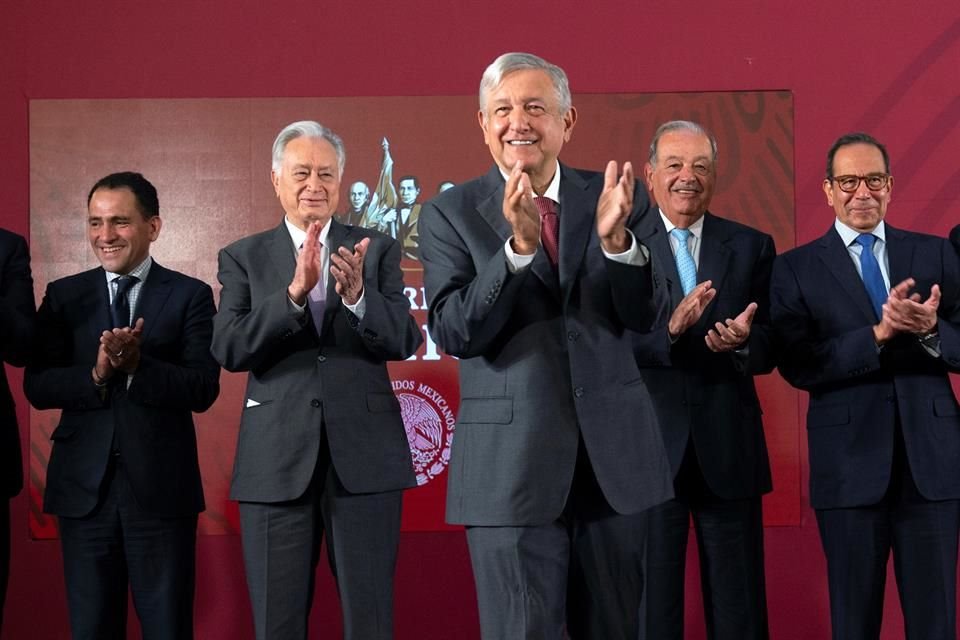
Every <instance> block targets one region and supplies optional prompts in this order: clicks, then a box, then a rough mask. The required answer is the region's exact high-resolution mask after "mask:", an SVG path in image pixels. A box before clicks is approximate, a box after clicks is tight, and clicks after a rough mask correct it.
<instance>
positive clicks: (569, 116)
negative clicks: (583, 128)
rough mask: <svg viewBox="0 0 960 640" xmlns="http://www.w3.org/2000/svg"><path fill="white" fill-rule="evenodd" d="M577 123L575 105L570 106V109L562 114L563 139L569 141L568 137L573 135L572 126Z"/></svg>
mask: <svg viewBox="0 0 960 640" xmlns="http://www.w3.org/2000/svg"><path fill="white" fill-rule="evenodd" d="M575 124H577V109H576V107H570V109H569V110H568V111H567V112H566V113H565V114H563V141H564V142H570V137H571V136H572V135H573V126H574V125H575Z"/></svg>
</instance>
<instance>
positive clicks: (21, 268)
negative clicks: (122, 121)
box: [0, 229, 36, 630]
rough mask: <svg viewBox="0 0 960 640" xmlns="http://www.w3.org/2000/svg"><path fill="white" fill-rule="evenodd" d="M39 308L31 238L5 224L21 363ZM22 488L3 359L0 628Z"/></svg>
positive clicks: (10, 301)
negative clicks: (14, 508)
mask: <svg viewBox="0 0 960 640" xmlns="http://www.w3.org/2000/svg"><path fill="white" fill-rule="evenodd" d="M35 312H36V307H35V306H34V302H33V278H32V277H31V276H30V252H29V250H28V249H27V241H26V240H24V239H23V237H22V236H19V235H17V234H15V233H11V232H10V231H7V230H6V229H0V352H2V354H3V362H6V363H9V364H12V365H14V366H17V367H22V366H23V365H24V364H25V362H26V358H27V354H28V353H29V351H30V344H31V343H32V341H33V329H34V327H33V322H34V314H35ZM22 488H23V463H22V461H21V458H20V430H19V428H18V426H17V408H16V407H15V406H14V403H13V396H12V395H10V385H9V384H7V371H6V369H5V368H4V367H3V366H2V365H0V494H2V497H3V499H4V504H3V506H2V507H0V630H2V629H3V603H4V601H5V599H6V595H7V579H8V578H9V575H10V498H12V497H13V496H15V495H17V494H18V493H20V489H22Z"/></svg>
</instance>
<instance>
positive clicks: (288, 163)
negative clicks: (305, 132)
mask: <svg viewBox="0 0 960 640" xmlns="http://www.w3.org/2000/svg"><path fill="white" fill-rule="evenodd" d="M270 176H271V178H272V180H273V189H274V191H275V192H276V194H277V198H279V200H280V205H281V206H282V207H283V211H284V212H285V213H286V214H287V219H288V220H290V222H292V223H293V224H294V225H296V226H297V227H299V228H301V229H304V230H306V228H307V227H309V226H310V223H311V222H313V221H315V220H318V221H320V222H321V223H323V224H326V223H327V220H329V219H330V217H331V216H332V215H333V212H334V211H336V210H337V203H338V202H339V200H340V168H339V166H338V165H337V152H336V150H335V149H334V148H333V145H332V144H330V143H329V142H327V141H326V140H324V139H323V138H310V137H306V136H301V137H299V138H294V139H293V140H291V141H290V142H288V143H287V146H286V147H285V148H284V150H283V162H282V163H281V166H280V170H279V171H272V172H271V173H270Z"/></svg>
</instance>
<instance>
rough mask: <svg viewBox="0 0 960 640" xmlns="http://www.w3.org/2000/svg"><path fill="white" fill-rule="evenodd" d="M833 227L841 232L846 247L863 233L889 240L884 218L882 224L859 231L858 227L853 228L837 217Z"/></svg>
mask: <svg viewBox="0 0 960 640" xmlns="http://www.w3.org/2000/svg"><path fill="white" fill-rule="evenodd" d="M833 227H834V229H836V230H837V233H839V234H840V238H841V239H842V240H843V244H844V246H846V247H849V246H850V245H852V244H853V241H854V240H856V239H857V237H858V236H859V235H860V234H861V233H872V234H873V235H874V236H876V237H877V238H879V239H880V241H882V242H886V241H887V232H886V227H884V225H883V220H881V221H880V224H878V225H877V226H876V227H874V229H873V230H872V231H857V230H856V229H851V228H850V227H848V226H847V225H845V224H843V223H842V222H840V218H837V219H836V221H835V222H834V223H833Z"/></svg>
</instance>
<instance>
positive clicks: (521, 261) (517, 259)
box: [503, 236, 537, 273]
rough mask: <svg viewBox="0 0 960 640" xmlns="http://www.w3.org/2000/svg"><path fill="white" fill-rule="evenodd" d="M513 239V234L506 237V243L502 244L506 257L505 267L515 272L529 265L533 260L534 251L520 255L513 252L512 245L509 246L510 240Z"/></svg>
mask: <svg viewBox="0 0 960 640" xmlns="http://www.w3.org/2000/svg"><path fill="white" fill-rule="evenodd" d="M511 240H513V236H510V237H509V238H507V242H506V244H504V245H503V250H504V254H505V255H506V257H507V269H509V270H510V273H516V272H518V271H522V270H523V269H526V268H527V267H529V266H530V263H531V262H533V259H534V258H535V257H536V255H537V254H536V252H534V253H531V254H530V255H527V256H525V255H520V254H518V253H515V252H514V250H513V247H511V246H510V241H511Z"/></svg>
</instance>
